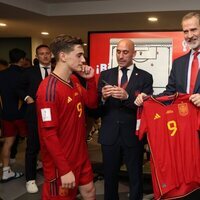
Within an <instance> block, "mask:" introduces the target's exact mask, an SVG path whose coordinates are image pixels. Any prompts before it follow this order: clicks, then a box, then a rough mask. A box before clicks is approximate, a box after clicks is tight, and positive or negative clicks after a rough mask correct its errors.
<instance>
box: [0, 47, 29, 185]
mask: <svg viewBox="0 0 200 200" xmlns="http://www.w3.org/2000/svg"><path fill="white" fill-rule="evenodd" d="M25 56H26V53H25V52H24V51H23V50H21V49H18V48H14V49H12V50H10V51H9V58H10V63H11V64H10V67H9V68H7V69H5V70H3V71H1V73H0V95H1V106H2V115H1V125H2V127H1V128H2V135H3V137H4V138H5V141H4V144H3V148H2V162H3V173H2V178H1V182H2V183H5V182H7V181H10V180H12V179H16V178H20V177H21V176H23V173H22V172H14V171H12V170H11V168H10V151H11V147H12V145H13V143H14V141H15V138H16V136H17V135H18V134H19V135H21V136H23V137H24V136H26V135H27V127H26V123H25V120H24V114H25V104H24V103H23V101H22V100H20V99H19V96H18V94H17V88H16V86H17V85H18V82H19V80H20V76H21V74H22V73H23V67H22V66H23V63H24V58H25Z"/></svg>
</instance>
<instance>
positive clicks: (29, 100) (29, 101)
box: [26, 96, 35, 104]
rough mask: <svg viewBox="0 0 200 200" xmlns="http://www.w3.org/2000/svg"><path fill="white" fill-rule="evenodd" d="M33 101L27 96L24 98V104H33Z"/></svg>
mask: <svg viewBox="0 0 200 200" xmlns="http://www.w3.org/2000/svg"><path fill="white" fill-rule="evenodd" d="M34 102H35V101H34V99H33V98H32V97H30V96H27V98H26V103H27V104H31V103H34Z"/></svg>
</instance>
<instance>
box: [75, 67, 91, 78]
mask: <svg viewBox="0 0 200 200" xmlns="http://www.w3.org/2000/svg"><path fill="white" fill-rule="evenodd" d="M77 73H78V74H79V75H80V76H81V77H83V78H85V79H90V78H92V77H93V76H94V69H93V68H92V67H91V66H88V65H82V66H81V67H80V71H77Z"/></svg>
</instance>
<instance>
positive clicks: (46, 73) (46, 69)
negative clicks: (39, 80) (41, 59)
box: [43, 67, 49, 78]
mask: <svg viewBox="0 0 200 200" xmlns="http://www.w3.org/2000/svg"><path fill="white" fill-rule="evenodd" d="M43 68H44V70H45V75H44V77H45V78H46V77H47V76H48V75H49V73H48V69H49V68H48V67H43Z"/></svg>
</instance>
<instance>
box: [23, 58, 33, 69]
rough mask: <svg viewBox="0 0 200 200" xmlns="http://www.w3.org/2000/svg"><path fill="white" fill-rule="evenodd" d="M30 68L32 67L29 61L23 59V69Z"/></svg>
mask: <svg viewBox="0 0 200 200" xmlns="http://www.w3.org/2000/svg"><path fill="white" fill-rule="evenodd" d="M31 66H33V65H32V61H31V59H29V58H25V62H24V66H23V67H24V68H27V67H31Z"/></svg>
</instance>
